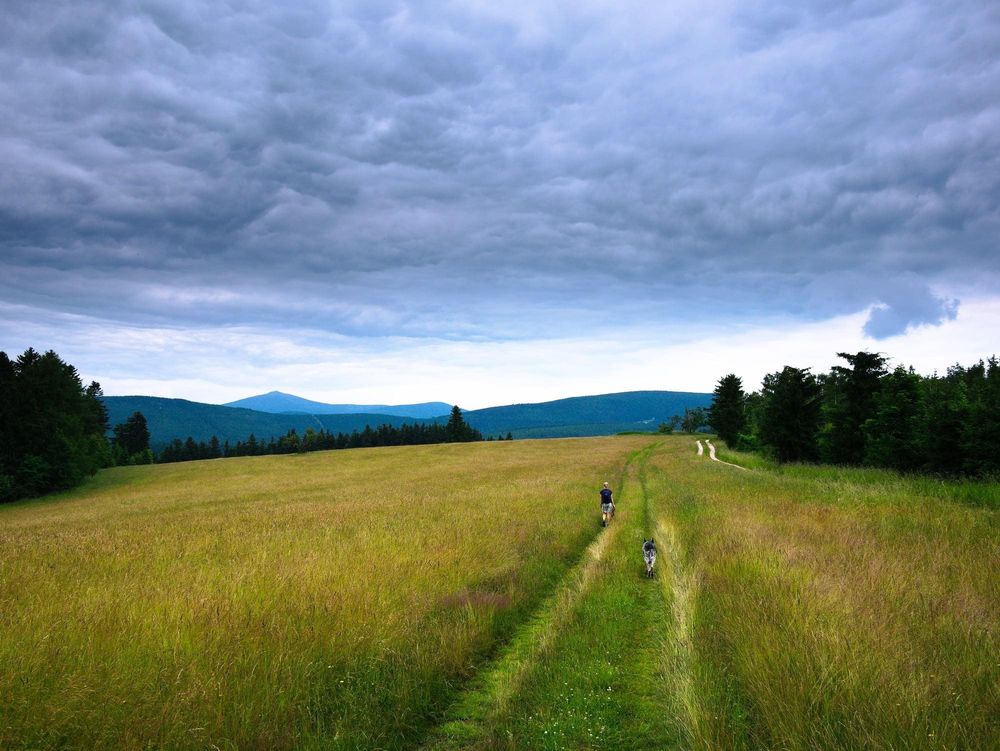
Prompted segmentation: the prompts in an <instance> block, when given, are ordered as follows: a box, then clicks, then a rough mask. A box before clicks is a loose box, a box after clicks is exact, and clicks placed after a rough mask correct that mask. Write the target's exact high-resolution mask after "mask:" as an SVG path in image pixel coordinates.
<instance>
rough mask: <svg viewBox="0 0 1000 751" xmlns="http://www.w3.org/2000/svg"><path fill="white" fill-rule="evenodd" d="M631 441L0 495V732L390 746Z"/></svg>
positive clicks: (474, 655) (524, 446)
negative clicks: (35, 495)
mask: <svg viewBox="0 0 1000 751" xmlns="http://www.w3.org/2000/svg"><path fill="white" fill-rule="evenodd" d="M641 443H642V440H641V439H620V438H618V439H615V438H611V439H594V440H563V441H545V442H530V441H525V442H514V443H506V442H499V443H482V444H472V445H462V446H432V447H419V448H417V447H406V448H398V449H393V448H386V449H372V450H358V451H347V452H328V453H317V454H307V455H302V456H276V457H259V458H246V459H227V460H216V461H208V462H194V463H187V464H176V465H158V466H153V467H136V468H120V469H115V470H110V471H106V472H103V473H101V474H100V475H98V477H97V478H96V479H95V480H94V481H92V482H91V483H90V484H88V485H86V486H84V487H83V488H81V489H79V490H77V491H75V492H72V493H68V494H64V495H62V496H59V497H53V498H50V499H43V500H40V501H36V502H26V503H20V504H15V505H12V506H8V507H5V508H0V697H2V699H0V747H2V748H56V747H59V748H98V747H117V748H141V747H161V748H180V749H183V748H210V747H217V748H221V749H225V748H260V749H264V748H267V749H276V748H278V749H280V748H319V747H323V748H358V749H361V748H364V749H376V748H401V747H407V746H409V745H412V743H413V742H414V740H415V739H416V738H418V737H419V736H420V735H421V734H422V733H423V731H424V730H425V728H426V727H427V725H428V723H430V722H432V721H433V720H434V718H435V717H436V715H437V713H438V712H440V711H441V710H442V708H443V707H444V706H445V705H446V704H447V702H448V701H449V699H450V698H451V697H452V696H453V695H454V692H455V690H456V688H457V687H458V686H459V685H460V683H461V681H463V680H464V678H465V677H467V676H468V675H470V674H471V673H472V672H473V671H474V670H475V669H476V667H477V665H478V664H480V663H481V662H482V660H483V659H485V658H486V657H487V656H488V655H489V653H490V652H491V651H492V650H493V649H494V648H495V645H496V644H497V642H498V640H501V639H503V638H506V637H507V636H509V635H510V633H511V632H512V630H513V628H514V627H515V626H516V625H517V623H519V622H520V621H521V620H522V619H523V618H524V617H525V615H526V614H527V613H528V612H529V611H530V610H531V609H532V608H533V607H534V606H535V605H536V604H537V603H538V602H539V600H540V599H541V598H542V597H543V596H544V595H545V594H546V593H547V592H548V591H550V590H551V589H552V587H553V586H554V584H555V583H556V582H557V581H558V579H559V578H560V577H561V576H562V575H563V573H564V572H565V571H566V569H567V567H568V566H570V565H572V563H573V561H574V560H575V558H576V557H577V556H579V554H580V552H581V551H582V549H583V548H584V546H585V545H586V544H587V542H588V541H589V540H590V539H592V537H593V535H594V533H595V529H594V518H595V515H596V512H595V510H594V506H595V501H594V492H595V491H594V488H595V487H597V486H598V483H599V482H600V481H601V480H603V479H606V478H607V477H608V476H610V474H611V473H613V472H615V471H616V470H617V469H618V468H620V466H621V464H622V463H623V461H624V458H625V455H626V454H627V453H628V451H629V450H631V449H633V448H635V447H636V446H638V445H641Z"/></svg>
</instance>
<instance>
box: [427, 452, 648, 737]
mask: <svg viewBox="0 0 1000 751" xmlns="http://www.w3.org/2000/svg"><path fill="white" fill-rule="evenodd" d="M643 455H644V451H638V452H635V453H634V454H632V455H631V456H629V458H628V460H627V461H626V463H625V465H624V467H623V468H622V476H621V480H620V482H619V488H620V490H619V498H622V497H624V490H625V488H624V485H625V478H626V476H627V475H629V474H630V470H631V468H632V464H633V462H635V461H636V459H637V458H640V457H642V456H643ZM640 460H641V459H640ZM622 528H623V527H622V525H621V524H617V523H612V524H611V525H610V526H609V527H607V528H605V529H602V530H601V531H600V532H599V533H598V534H597V536H596V538H595V539H594V540H593V542H591V543H590V545H589V546H588V547H587V549H586V550H585V551H584V554H583V555H582V556H581V559H580V561H579V562H578V563H577V564H576V566H574V567H573V568H572V569H571V570H570V571H569V572H568V573H567V574H566V576H565V577H564V579H563V580H562V582H561V583H560V585H559V586H558V588H557V589H556V591H555V592H554V593H553V594H552V595H550V596H549V597H548V598H547V599H546V600H545V601H544V602H543V603H542V605H541V606H540V607H539V608H538V610H537V611H536V612H535V613H534V615H533V616H531V617H530V618H529V619H528V621H527V622H526V623H525V624H523V625H522V626H521V627H520V628H519V629H518V630H517V632H516V633H515V635H514V637H513V638H512V639H511V640H510V642H509V643H508V644H507V646H506V647H504V648H503V649H502V651H501V652H500V654H499V655H498V656H497V658H496V659H494V660H493V661H492V662H491V663H490V664H489V665H487V666H486V667H485V668H484V669H483V670H482V671H480V673H479V674H478V675H477V676H476V677H475V678H474V679H472V681H471V682H470V684H469V686H468V688H466V689H465V690H464V691H463V692H462V693H461V694H460V695H459V697H458V698H457V699H456V701H455V702H453V704H452V706H451V707H450V708H449V709H448V711H447V712H446V718H447V719H446V720H445V722H444V723H442V724H441V725H439V726H437V727H436V728H434V729H433V730H432V731H431V732H430V733H429V735H428V737H427V739H426V741H425V743H424V744H423V746H422V747H421V748H422V749H424V751H444V750H445V749H460V748H469V747H476V746H478V745H480V744H481V743H482V742H483V741H484V740H485V739H486V738H487V735H488V733H489V732H490V729H491V727H492V725H493V723H494V721H495V720H496V719H497V718H498V717H501V716H503V715H504V714H505V713H507V712H508V710H509V709H510V707H511V704H512V702H513V701H514V700H515V699H516V697H517V695H518V690H519V689H520V687H521V686H522V684H523V683H524V680H525V678H526V677H527V676H529V675H530V674H531V672H532V671H533V670H534V669H535V667H536V666H537V664H538V663H539V661H540V659H541V658H542V657H543V655H545V653H547V652H548V651H549V650H550V649H551V648H552V644H553V642H554V641H555V639H556V637H557V636H558V635H559V634H560V632H561V631H562V630H563V628H564V626H565V624H566V623H567V621H568V620H569V619H570V618H571V617H572V615H573V613H574V612H575V610H576V609H577V607H578V605H579V603H580V601H581V600H582V599H583V598H584V597H585V595H586V594H587V591H588V590H589V589H590V587H591V585H592V583H593V582H594V579H595V575H596V573H597V571H598V570H599V565H598V564H599V563H600V562H601V560H602V559H603V557H604V555H605V552H606V551H607V550H608V548H609V547H610V546H611V544H612V542H613V541H614V540H615V539H616V538H617V537H618V535H619V532H620V530H621V529H622Z"/></svg>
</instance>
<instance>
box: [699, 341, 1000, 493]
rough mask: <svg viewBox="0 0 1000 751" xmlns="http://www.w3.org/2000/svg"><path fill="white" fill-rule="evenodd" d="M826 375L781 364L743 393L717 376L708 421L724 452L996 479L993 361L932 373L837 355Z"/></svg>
mask: <svg viewBox="0 0 1000 751" xmlns="http://www.w3.org/2000/svg"><path fill="white" fill-rule="evenodd" d="M837 357H838V358H839V359H840V360H842V361H843V364H840V365H836V366H834V367H833V368H831V370H830V371H829V372H827V373H821V374H814V373H812V372H811V370H810V369H809V368H796V367H792V366H785V367H783V368H782V369H781V370H779V371H776V372H773V373H769V374H768V375H766V376H765V377H764V379H763V382H762V384H761V388H760V390H759V391H754V392H751V393H746V392H745V391H744V389H743V383H742V380H741V379H740V378H739V377H737V376H736V375H735V374H729V375H726V376H724V377H723V378H721V379H720V380H719V382H718V384H717V385H716V387H715V390H714V392H713V402H712V405H711V407H710V408H709V410H708V420H709V422H710V424H711V425H712V427H713V428H714V430H715V431H716V433H718V435H719V437H720V438H722V439H723V440H724V441H725V442H726V444H727V445H729V446H730V447H731V448H738V449H744V450H756V451H762V452H764V453H766V454H769V455H771V456H773V457H774V458H775V459H776V460H778V461H779V462H824V463H829V464H837V465H863V466H871V467H885V468H889V469H896V470H900V471H904V472H930V473H936V474H942V475H956V476H957V475H963V476H977V477H984V476H990V477H992V476H996V475H997V473H998V470H1000V362H998V361H997V358H996V357H990V358H988V359H987V360H985V361H982V360H981V361H979V362H977V363H975V364H974V365H970V366H962V365H954V366H952V367H950V368H948V369H947V371H946V372H945V373H944V374H943V375H941V374H937V373H934V374H932V375H930V376H923V375H920V374H918V373H916V372H915V371H914V370H913V368H908V367H904V366H897V367H895V368H891V369H890V368H889V367H888V362H889V358H888V357H887V356H885V355H884V354H881V353H875V352H857V353H854V354H850V353H846V352H839V353H837Z"/></svg>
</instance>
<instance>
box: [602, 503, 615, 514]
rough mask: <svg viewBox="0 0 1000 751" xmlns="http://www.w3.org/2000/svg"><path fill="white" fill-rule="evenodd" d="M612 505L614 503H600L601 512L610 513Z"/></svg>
mask: <svg viewBox="0 0 1000 751" xmlns="http://www.w3.org/2000/svg"><path fill="white" fill-rule="evenodd" d="M614 507H615V505H614V504H613V503H602V504H601V513H602V514H610V513H611V509H613V508H614Z"/></svg>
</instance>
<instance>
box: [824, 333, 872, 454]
mask: <svg viewBox="0 0 1000 751" xmlns="http://www.w3.org/2000/svg"><path fill="white" fill-rule="evenodd" d="M837 357H840V358H842V359H844V360H847V362H848V363H849V364H850V366H851V367H850V368H845V367H843V366H842V365H836V366H834V367H833V368H832V369H831V372H830V374H829V375H828V376H826V377H825V378H824V379H823V391H824V397H823V402H824V404H823V416H824V419H825V425H824V428H823V434H822V438H821V441H820V447H821V451H822V456H823V459H824V460H825V461H828V462H833V463H834V464H860V463H861V462H862V461H863V460H864V457H865V433H864V431H863V430H862V426H863V425H864V424H865V421H866V420H868V419H870V418H871V417H872V416H873V415H874V414H875V403H876V400H877V398H878V394H879V391H880V389H881V382H882V378H883V377H884V376H885V374H886V367H885V364H886V358H885V357H884V356H883V355H881V354H878V353H875V352H858V353H856V354H853V355H850V354H847V353H846V352H838V353H837Z"/></svg>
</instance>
